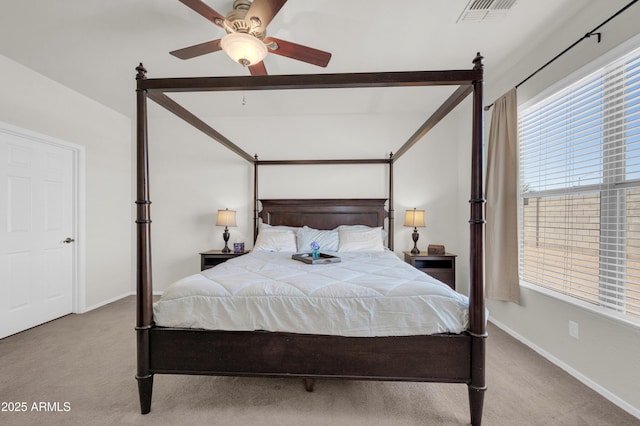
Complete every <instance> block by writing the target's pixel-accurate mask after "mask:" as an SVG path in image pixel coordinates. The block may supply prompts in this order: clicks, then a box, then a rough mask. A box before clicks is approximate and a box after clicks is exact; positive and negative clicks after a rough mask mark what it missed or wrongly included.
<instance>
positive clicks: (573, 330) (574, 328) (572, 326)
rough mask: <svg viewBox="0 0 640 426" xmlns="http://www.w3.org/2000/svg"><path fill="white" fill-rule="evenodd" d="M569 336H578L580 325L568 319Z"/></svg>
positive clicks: (577, 337) (575, 337) (576, 337)
mask: <svg viewBox="0 0 640 426" xmlns="http://www.w3.org/2000/svg"><path fill="white" fill-rule="evenodd" d="M569 336H571V337H573V338H574V339H579V338H580V327H579V326H578V323H577V322H575V321H569Z"/></svg>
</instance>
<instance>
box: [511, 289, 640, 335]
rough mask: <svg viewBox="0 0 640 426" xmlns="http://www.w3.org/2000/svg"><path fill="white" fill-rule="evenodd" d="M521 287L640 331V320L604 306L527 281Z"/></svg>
mask: <svg viewBox="0 0 640 426" xmlns="http://www.w3.org/2000/svg"><path fill="white" fill-rule="evenodd" d="M520 286H521V287H523V288H526V289H529V290H532V291H534V292H536V293H540V294H543V295H545V296H548V297H552V298H554V299H556V300H560V301H562V302H565V303H568V304H570V305H573V306H576V307H578V308H582V309H584V310H586V311H588V312H590V313H593V314H596V315H598V316H601V317H603V318H604V319H607V320H612V321H614V322H616V323H619V324H620V325H623V326H626V327H630V328H632V329H634V330H640V319H634V318H631V317H628V316H626V315H624V314H620V313H617V312H615V311H612V310H611V309H608V308H604V307H602V306H597V305H593V304H591V303H588V302H585V301H582V300H580V299H576V298H573V297H570V296H566V295H564V294H562V293H558V292H555V291H553V290H549V289H546V288H544V287H540V286H538V285H535V284H531V283H529V282H526V281H522V280H520Z"/></svg>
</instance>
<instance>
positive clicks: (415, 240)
mask: <svg viewBox="0 0 640 426" xmlns="http://www.w3.org/2000/svg"><path fill="white" fill-rule="evenodd" d="M419 237H420V234H418V228H413V232H412V233H411V238H412V239H413V248H412V249H411V254H419V253H420V250H418V238H419Z"/></svg>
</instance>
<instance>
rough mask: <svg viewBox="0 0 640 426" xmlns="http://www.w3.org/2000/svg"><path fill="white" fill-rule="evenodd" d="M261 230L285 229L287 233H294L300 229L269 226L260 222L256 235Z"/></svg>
mask: <svg viewBox="0 0 640 426" xmlns="http://www.w3.org/2000/svg"><path fill="white" fill-rule="evenodd" d="M263 229H287V230H289V231H293V232H296V231H297V230H298V229H300V228H297V227H295V226H286V225H269V224H268V223H264V222H260V226H259V228H258V233H260V232H262V230H263Z"/></svg>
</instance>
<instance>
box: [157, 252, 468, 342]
mask: <svg viewBox="0 0 640 426" xmlns="http://www.w3.org/2000/svg"><path fill="white" fill-rule="evenodd" d="M337 255H338V256H339V257H340V258H341V259H342V262H340V263H333V264H321V265H310V264H305V263H302V262H299V261H296V260H292V259H291V253H274V252H252V253H249V254H246V255H244V256H240V257H237V258H234V259H231V260H228V261H227V262H225V263H223V264H221V265H218V266H216V267H214V268H212V269H208V270H205V271H203V272H201V273H199V274H195V275H191V276H189V277H186V278H184V279H181V280H180V281H177V282H176V283H174V284H172V285H171V286H170V287H169V288H168V289H167V290H166V291H165V292H164V294H163V296H162V298H161V299H160V301H159V302H157V303H156V304H155V305H154V309H153V313H154V319H155V323H156V325H159V326H166V327H187V328H203V329H209V330H235V331H253V330H266V331H282V332H291V333H304V334H329V335H339V336H357V337H371V336H407V335H424V334H435V333H444V332H451V333H460V332H462V331H463V330H465V329H466V327H467V320H468V299H467V297H466V296H463V295H461V294H459V293H456V292H455V291H453V290H452V289H451V288H450V287H448V286H447V285H446V284H443V283H441V282H439V281H437V280H435V279H433V278H431V277H429V276H428V275H426V274H424V273H423V272H421V271H419V270H417V269H415V268H414V267H412V266H411V265H409V264H407V263H405V262H403V261H402V260H400V259H399V258H398V257H397V256H396V255H395V254H394V253H392V252H389V251H385V252H360V253H338V254H337Z"/></svg>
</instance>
